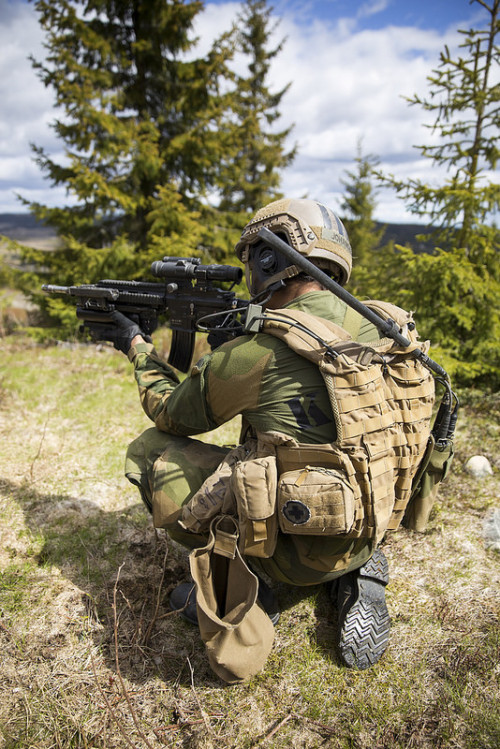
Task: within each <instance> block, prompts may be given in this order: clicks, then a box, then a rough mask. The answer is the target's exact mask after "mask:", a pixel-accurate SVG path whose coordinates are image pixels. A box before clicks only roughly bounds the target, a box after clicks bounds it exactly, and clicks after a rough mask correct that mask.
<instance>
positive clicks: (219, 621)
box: [189, 516, 274, 684]
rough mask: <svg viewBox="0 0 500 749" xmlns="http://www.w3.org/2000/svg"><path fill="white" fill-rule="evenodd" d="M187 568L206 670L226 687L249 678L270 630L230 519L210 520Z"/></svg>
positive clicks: (265, 651) (264, 654)
mask: <svg viewBox="0 0 500 749" xmlns="http://www.w3.org/2000/svg"><path fill="white" fill-rule="evenodd" d="M189 564H190V568H191V575H192V576H193V580H194V582H195V584H196V605H197V609H198V622H199V625H200V634H201V639H202V640H203V642H204V643H205V648H206V651H207V655H208V660H209V663H210V666H211V668H212V669H213V671H214V672H215V673H216V674H217V675H218V676H219V677H220V678H221V679H223V680H224V681H226V682H228V683H229V684H235V683H238V682H241V681H244V680H246V679H249V678H250V677H252V676H254V675H255V674H257V673H258V672H259V671H260V670H261V669H262V668H263V667H264V665H265V663H266V660H267V658H268V656H269V653H270V652H271V648H272V645H273V641H274V627H273V624H272V623H271V620H270V618H269V617H268V615H267V614H266V612H265V611H264V609H263V608H262V606H261V604H260V603H259V601H258V600H257V593H258V588H259V583H258V579H257V577H256V576H255V575H254V574H253V572H251V571H250V569H249V568H248V566H247V565H246V563H245V561H244V559H243V557H242V556H241V553H240V551H239V549H238V525H237V522H236V521H235V519H234V518H232V517H229V516H221V517H218V518H216V519H215V520H214V521H213V522H212V524H211V527H210V535H209V540H208V543H207V545H206V546H204V547H203V548H199V549H195V550H194V551H192V552H191V554H190V556H189Z"/></svg>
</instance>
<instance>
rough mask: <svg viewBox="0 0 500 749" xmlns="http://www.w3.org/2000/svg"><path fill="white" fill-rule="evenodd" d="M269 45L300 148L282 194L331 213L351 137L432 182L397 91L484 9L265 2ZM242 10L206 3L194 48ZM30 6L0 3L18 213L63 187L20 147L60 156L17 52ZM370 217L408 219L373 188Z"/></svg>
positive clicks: (12, 189) (421, 1)
mask: <svg viewBox="0 0 500 749" xmlns="http://www.w3.org/2000/svg"><path fill="white" fill-rule="evenodd" d="M272 5H273V7H274V17H275V20H276V21H277V22H278V24H277V30H276V32H275V38H276V41H280V40H281V39H283V38H286V42H285V45H284V48H283V51H282V52H281V53H280V54H279V55H278V56H277V57H276V58H275V61H274V63H273V66H272V68H271V71H270V78H269V85H270V88H271V90H280V89H281V88H282V87H283V86H285V85H286V84H288V83H291V86H290V89H289V91H288V92H287V94H286V96H285V97H284V99H283V100H282V103H281V106H280V111H281V114H282V116H281V118H280V121H279V122H278V127H279V128H280V129H285V128H286V127H288V126H289V125H294V127H293V130H292V134H291V136H290V140H289V145H290V146H292V145H296V146H297V148H298V156H297V158H296V160H295V162H294V163H293V164H292V166H291V167H289V168H288V169H287V170H286V171H285V172H284V173H283V178H282V189H283V191H284V192H285V194H287V195H289V196H290V197H303V196H308V197H311V198H316V199H319V200H322V201H323V202H325V203H327V204H328V205H330V206H331V207H332V208H333V209H334V210H337V211H338V210H339V205H340V202H341V200H342V189H343V188H342V179H343V178H345V176H346V170H351V169H352V168H353V165H354V159H355V157H356V153H357V148H358V145H359V144H360V143H361V147H362V151H363V153H365V154H373V155H374V156H376V157H377V158H378V159H379V161H380V165H381V167H382V169H383V170H384V171H386V172H391V173H394V174H396V175H397V176H398V177H400V178H403V179H405V178H408V177H419V178H422V179H425V180H426V181H431V182H432V181H436V180H438V181H439V179H440V178H441V177H440V175H439V174H437V173H436V172H435V171H433V170H432V168H431V165H430V164H429V162H428V161H427V160H423V159H422V158H421V157H420V156H419V152H418V151H417V149H416V148H415V146H416V145H422V144H423V143H425V142H429V139H430V138H431V137H432V136H431V134H430V133H429V130H428V129H427V128H425V127H424V125H425V124H426V123H427V124H428V123H429V119H428V115H425V113H424V112H423V111H422V110H421V109H419V108H417V107H409V106H408V104H407V102H406V101H405V99H404V97H407V96H411V95H413V94H415V93H419V94H421V95H426V93H427V92H428V84H427V81H426V78H427V76H428V75H429V74H430V73H431V71H432V69H433V68H434V67H436V66H437V64H438V62H439V53H440V52H441V50H442V49H443V48H444V45H445V44H447V45H448V46H449V47H450V49H451V50H452V51H453V50H456V48H457V44H458V43H460V42H461V41H462V37H461V36H460V35H459V34H458V32H457V29H458V28H468V27H470V26H471V25H472V26H473V27H475V28H480V27H481V22H480V19H481V18H483V19H484V17H485V11H484V10H483V9H482V8H481V7H480V5H479V4H478V3H477V2H474V3H472V4H470V3H469V0H275V2H274V3H272ZM239 8H240V6H239V4H238V3H237V2H226V1H225V0H210V1H209V2H206V4H205V10H204V11H203V13H201V14H199V15H198V17H197V21H196V26H195V29H194V32H195V33H196V34H197V35H198V36H199V38H200V51H201V52H203V51H204V50H206V49H208V48H209V46H210V43H211V41H212V39H213V38H215V36H217V35H218V34H220V33H221V32H222V31H223V30H225V29H228V28H229V27H230V25H231V23H232V22H233V21H234V20H235V18H236V16H237V13H238V10H239ZM42 41H43V38H42V34H41V31H40V28H39V26H38V22H37V18H36V12H35V9H34V7H33V4H32V3H29V4H28V3H26V2H24V1H23V0H0V102H1V104H0V213H5V212H16V211H22V210H24V208H23V206H22V205H21V204H20V203H19V201H18V200H16V197H15V193H16V192H18V193H21V194H22V195H24V196H25V197H26V198H28V199H30V200H38V201H41V202H46V203H49V204H52V205H61V204H64V202H65V201H66V200H67V197H66V195H65V194H64V191H63V190H55V189H51V188H50V186H49V185H48V183H47V182H46V181H45V180H43V177H42V174H41V173H40V171H39V169H38V167H37V166H36V165H35V164H34V162H33V160H32V155H31V152H30V148H29V144H30V142H35V143H36V144H37V145H41V146H44V147H45V148H46V149H47V150H48V151H49V152H50V153H51V154H52V155H53V156H55V157H56V158H62V155H63V154H62V144H61V143H60V142H58V141H57V140H56V139H55V137H54V134H53V132H52V130H51V129H50V122H51V121H52V120H53V119H54V116H55V114H56V113H55V110H54V108H53V96H52V93H51V92H50V91H49V90H46V89H44V88H43V86H42V84H41V83H40V82H39V80H38V79H37V77H36V75H35V73H34V71H33V70H32V68H31V66H30V63H29V61H28V59H27V57H28V55H29V54H33V55H34V57H35V58H38V59H39V58H40V57H41V56H42V55H43V46H42ZM377 200H378V203H377V209H376V218H378V219H380V220H382V221H390V222H412V221H414V218H413V217H412V216H410V215H409V213H408V212H407V210H406V206H405V205H404V204H403V203H402V201H400V200H399V199H397V198H396V197H395V195H394V194H393V193H392V192H390V191H381V192H380V194H379V195H378V198H377Z"/></svg>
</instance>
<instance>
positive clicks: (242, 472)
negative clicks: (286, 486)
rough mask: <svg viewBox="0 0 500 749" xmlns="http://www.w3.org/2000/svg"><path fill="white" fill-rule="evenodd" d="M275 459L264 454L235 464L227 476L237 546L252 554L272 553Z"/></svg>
mask: <svg viewBox="0 0 500 749" xmlns="http://www.w3.org/2000/svg"><path fill="white" fill-rule="evenodd" d="M276 485H277V470H276V458H275V456H274V455H268V456H266V457H261V458H253V459H251V460H242V461H241V462H240V463H237V465H236V466H235V468H234V470H233V474H232V477H231V489H232V492H233V494H234V496H235V498H236V505H237V511H238V518H239V528H240V534H241V540H240V548H241V549H242V550H243V553H244V554H245V555H248V556H253V557H263V558H268V557H271V556H272V555H273V554H274V551H275V549H276V541H277V538H278V521H277V518H276Z"/></svg>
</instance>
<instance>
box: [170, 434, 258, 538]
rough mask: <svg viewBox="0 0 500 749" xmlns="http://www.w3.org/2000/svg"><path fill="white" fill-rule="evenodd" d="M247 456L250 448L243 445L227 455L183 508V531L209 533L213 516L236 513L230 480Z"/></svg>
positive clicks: (181, 519)
mask: <svg viewBox="0 0 500 749" xmlns="http://www.w3.org/2000/svg"><path fill="white" fill-rule="evenodd" d="M248 454H249V447H248V445H240V446H239V447H235V448H234V449H233V450H230V451H229V452H228V453H227V455H226V456H225V457H224V459H223V460H222V462H221V463H220V464H219V466H218V467H217V469H216V470H215V471H214V472H213V473H212V474H211V476H209V477H208V478H207V479H206V480H205V481H204V482H203V484H202V485H201V486H200V488H199V489H198V491H197V492H195V493H194V494H193V496H192V497H191V499H190V500H189V502H187V503H186V504H185V505H184V506H183V508H182V514H181V518H180V521H179V522H180V525H181V526H182V527H183V528H185V529H186V530H189V531H191V532H192V533H207V532H208V530H209V528H210V524H211V522H212V520H213V518H214V517H216V516H218V515H221V514H222V515H235V514H236V504H235V500H234V495H233V493H232V490H231V477H232V474H233V471H234V467H235V466H236V465H238V464H239V461H241V460H244V459H245V457H246V456H247V455H248Z"/></svg>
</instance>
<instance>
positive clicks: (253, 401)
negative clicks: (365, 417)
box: [129, 291, 379, 444]
mask: <svg viewBox="0 0 500 749" xmlns="http://www.w3.org/2000/svg"><path fill="white" fill-rule="evenodd" d="M288 308H290V309H298V310H303V311H305V312H309V313H311V314H313V315H317V316H319V317H322V318H325V319H327V320H330V321H332V322H335V323H337V324H338V325H340V326H342V327H344V328H345V329H346V330H347V331H348V332H350V333H351V334H352V335H353V338H355V339H356V340H358V341H361V342H368V341H373V340H375V339H377V338H378V337H379V336H378V332H377V330H376V328H375V327H374V326H373V325H372V324H371V323H369V322H367V321H366V320H364V319H363V318H362V317H361V315H359V314H358V313H357V312H354V311H353V310H350V309H349V308H348V307H347V306H346V305H345V303H344V302H342V301H341V300H340V299H338V298H337V297H335V296H334V295H333V294H331V293H330V292H329V291H313V292H309V293H307V294H304V295H302V296H301V297H298V298H297V299H295V300H294V301H293V302H291V303H290V304H289V305H288ZM129 358H130V360H131V361H132V362H133V364H134V367H135V377H136V380H137V384H138V386H139V393H140V398H141V403H142V406H143V408H144V411H145V412H146V414H147V415H148V416H149V418H150V419H152V420H153V421H154V423H155V424H156V426H157V427H158V429H161V430H163V431H166V432H170V433H173V434H179V435H183V436H189V435H195V434H201V433H203V432H208V431H210V430H212V429H215V428H216V427H218V426H220V425H221V424H223V423H225V422H227V421H229V420H230V419H232V418H233V417H234V416H236V415H238V414H241V415H242V416H243V417H244V419H245V421H246V423H247V424H249V425H250V426H251V427H253V428H254V429H255V430H256V431H259V432H267V431H279V432H284V433H285V434H289V435H290V436H291V437H294V438H295V439H296V440H297V441H299V442H309V443H318V444H319V443H324V442H330V441H332V440H334V439H335V436H336V435H335V424H334V420H333V416H332V413H331V407H330V403H329V399H328V395H327V392H326V388H325V385H324V381H323V378H322V376H321V374H320V372H319V370H318V368H317V367H316V366H315V365H314V364H312V363H311V362H308V361H307V360H306V359H304V358H303V357H301V356H299V355H298V354H296V353H295V352H293V351H292V350H291V349H290V348H289V347H288V346H287V345H286V344H285V343H283V342H282V341H280V340H278V339H276V338H275V337H274V336H271V335H268V334H265V333H257V334H254V335H243V336H240V337H239V338H236V339H234V340H232V341H230V342H228V343H225V344H223V345H222V346H220V347H219V348H218V349H216V350H215V351H214V352H212V353H211V354H207V355H206V356H204V357H203V358H202V359H201V360H200V361H198V362H197V364H196V365H195V366H194V367H192V369H191V372H190V373H189V375H188V376H187V377H186V379H185V380H184V381H183V382H182V383H179V379H178V377H177V375H176V374H175V372H174V371H173V370H172V369H171V368H170V367H169V366H168V365H167V364H166V362H164V361H163V360H162V359H161V358H160V357H159V356H158V354H157V353H156V351H155V349H154V347H153V346H152V345H151V344H139V345H137V346H135V347H133V348H132V349H131V351H130V352H129Z"/></svg>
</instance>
